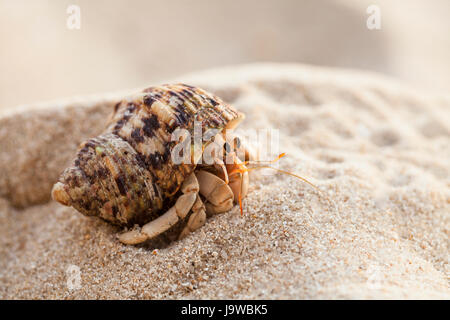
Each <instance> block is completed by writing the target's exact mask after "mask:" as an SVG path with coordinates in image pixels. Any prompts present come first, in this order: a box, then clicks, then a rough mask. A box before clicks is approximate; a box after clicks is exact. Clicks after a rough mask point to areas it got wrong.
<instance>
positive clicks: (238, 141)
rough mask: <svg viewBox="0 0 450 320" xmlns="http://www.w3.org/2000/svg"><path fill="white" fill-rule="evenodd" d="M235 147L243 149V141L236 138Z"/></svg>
mask: <svg viewBox="0 0 450 320" xmlns="http://www.w3.org/2000/svg"><path fill="white" fill-rule="evenodd" d="M234 145H235V146H236V148H237V149H239V148H240V147H241V139H239V138H238V137H236V138H234Z"/></svg>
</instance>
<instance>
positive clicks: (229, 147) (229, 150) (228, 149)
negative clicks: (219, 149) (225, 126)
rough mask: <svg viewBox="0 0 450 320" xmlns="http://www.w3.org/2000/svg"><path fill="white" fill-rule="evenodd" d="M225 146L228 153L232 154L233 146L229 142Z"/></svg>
mask: <svg viewBox="0 0 450 320" xmlns="http://www.w3.org/2000/svg"><path fill="white" fill-rule="evenodd" d="M223 146H224V148H225V151H226V152H231V146H230V144H229V143H228V142H225V144H224V145H223Z"/></svg>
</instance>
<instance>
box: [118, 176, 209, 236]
mask: <svg viewBox="0 0 450 320" xmlns="http://www.w3.org/2000/svg"><path fill="white" fill-rule="evenodd" d="M198 191H199V184H198V181H197V178H196V177H195V174H194V173H192V174H191V175H190V176H189V177H188V178H187V179H186V180H185V181H184V182H183V185H182V186H181V192H182V193H183V194H182V195H181V196H180V197H179V198H178V200H177V202H176V203H175V205H174V206H173V207H172V208H170V209H169V210H168V211H167V212H166V213H164V214H163V215H162V216H160V217H158V218H157V219H155V220H153V221H151V222H149V223H147V224H146V225H144V226H143V227H142V229H141V230H139V229H134V230H131V231H128V232H125V233H122V234H121V235H119V241H120V242H122V243H125V244H138V243H141V242H144V241H146V240H148V239H151V238H154V237H156V236H157V235H159V234H161V233H163V232H165V231H167V230H168V229H169V228H170V227H172V226H173V225H175V224H176V223H177V222H178V221H179V220H180V219H183V218H185V217H186V215H187V214H188V213H189V211H190V210H191V208H193V206H194V204H196V201H197V199H198V198H199V197H198ZM197 211H198V212H200V210H197ZM194 213H195V212H194ZM200 218H201V214H200V216H199V217H198V218H197V220H199V219H200ZM197 220H195V219H194V220H193V222H192V223H191V225H192V227H193V228H194V227H195V226H197V225H198V222H196V221H197ZM200 220H201V219H200ZM189 221H190V219H189ZM203 223H204V222H203ZM188 225H189V222H188Z"/></svg>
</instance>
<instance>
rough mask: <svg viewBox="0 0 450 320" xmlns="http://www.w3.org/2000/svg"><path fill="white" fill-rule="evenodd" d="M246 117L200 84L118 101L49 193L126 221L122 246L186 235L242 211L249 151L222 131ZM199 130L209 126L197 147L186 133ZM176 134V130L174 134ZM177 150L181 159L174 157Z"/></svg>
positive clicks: (90, 213)
mask: <svg viewBox="0 0 450 320" xmlns="http://www.w3.org/2000/svg"><path fill="white" fill-rule="evenodd" d="M243 119H244V115H243V114H242V113H240V112H238V111H236V110H235V109H234V108H233V107H232V106H230V105H229V104H227V103H225V102H224V101H222V100H221V99H220V98H218V97H216V96H214V95H213V94H211V93H208V92H206V91H204V90H202V89H200V88H197V87H193V86H189V85H186V84H173V85H161V86H154V87H150V88H148V89H146V90H144V91H143V92H141V93H139V94H136V95H133V96H130V97H128V98H126V99H124V100H122V101H120V102H118V103H117V104H116V105H115V107H114V112H113V114H112V116H111V119H110V120H109V122H108V124H107V126H106V129H105V131H104V132H103V133H102V134H101V135H99V136H97V137H95V138H92V139H89V140H87V141H85V142H83V143H82V144H81V145H80V147H79V150H78V152H77V155H76V157H75V160H74V161H73V163H72V165H71V166H70V167H69V168H67V169H65V170H64V172H63V173H62V174H61V176H60V178H59V181H58V182H57V183H56V184H55V185H54V187H53V190H52V197H53V199H54V200H56V201H58V202H59V203H61V204H63V205H66V206H72V207H74V208H75V209H76V210H78V211H79V212H81V213H82V214H84V215H86V216H97V217H100V218H101V219H103V220H106V221H108V222H110V223H113V224H116V225H119V226H124V227H126V228H127V230H126V231H125V232H124V233H121V234H119V240H120V241H121V242H123V243H125V244H138V243H142V242H144V241H146V240H148V239H152V238H154V237H156V236H158V235H160V234H162V233H164V232H166V231H168V230H172V231H173V230H175V231H176V233H177V237H178V238H183V237H185V236H186V235H187V234H189V233H190V232H192V231H194V230H196V229H198V228H200V227H201V226H202V225H204V223H205V221H206V217H207V215H213V214H216V213H221V212H225V211H228V210H230V209H231V208H232V207H233V205H234V204H235V203H238V202H239V203H240V205H241V210H242V203H241V200H242V198H244V197H245V196H246V194H247V190H248V183H249V178H248V172H247V171H248V170H247V168H246V163H247V161H249V159H250V158H251V157H252V155H251V152H250V151H249V150H248V149H247V148H246V147H245V146H244V145H242V144H241V143H240V140H239V138H238V137H236V136H234V135H229V134H226V133H227V131H230V130H232V129H234V128H235V127H236V126H237V125H238V124H239V123H240V122H241V121H242V120H243ZM196 128H197V129H200V131H201V132H202V133H203V134H205V133H206V132H211V133H210V134H209V136H210V137H208V138H207V139H205V137H204V136H203V137H202V139H201V141H200V145H199V146H197V148H196V147H195V146H194V147H192V145H191V144H190V142H191V139H190V138H189V136H193V135H195V132H194V131H195V130H196ZM177 132H178V133H179V132H181V134H179V135H178V138H177V139H175V140H174V135H175V133H177ZM186 145H187V146H188V148H184V149H182V148H179V147H180V146H186ZM212 146H215V148H209V147H212ZM208 148H209V149H210V150H208ZM179 150H182V151H184V152H182V153H183V157H182V158H183V159H184V160H185V161H181V162H180V161H175V160H176V159H175V158H177V157H174V155H178V156H179V154H177V153H180V152H179ZM186 150H188V151H186ZM206 151H208V154H209V158H210V160H211V161H209V162H207V163H204V162H201V161H200V160H201V159H202V158H204V156H205V153H206ZM221 151H223V152H221ZM238 155H240V157H239V156H238Z"/></svg>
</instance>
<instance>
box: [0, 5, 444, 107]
mask: <svg viewBox="0 0 450 320" xmlns="http://www.w3.org/2000/svg"><path fill="white" fill-rule="evenodd" d="M70 4H76V5H79V6H80V7H81V30H68V29H67V28H66V20H67V17H68V14H67V13H66V9H67V7H68V6H69V5H70ZM370 4H377V5H379V7H380V9H381V23H382V24H381V30H373V31H370V30H368V29H367V28H366V19H367V17H368V14H367V13H366V9H367V7H368V6H369V5H370ZM449 12H450V2H449V1H447V0H433V1H424V0H418V1H417V0H416V1H410V0H408V1H406V0H402V1H400V0H397V1H388V0H382V1H373V0H371V1H365V0H364V1H356V0H353V1H350V0H347V1H343V0H342V1H336V0H335V1H300V0H283V1H267V0H255V1H211V0H208V1H207V0H195V1H194V0H185V1H181V0H179V1H173V0H171V1H138V0H135V1H120V0H114V1H111V0H108V1H106V0H96V1H92V0H91V1H87V0H86V1H83V0H71V1H55V0H53V1H50V0H47V1H45V0H33V1H29V0H21V1H17V0H1V1H0V70H1V72H0V109H4V108H12V107H14V106H16V105H19V104H24V103H33V102H38V101H44V100H49V99H55V98H60V97H65V96H72V95H79V94H90V93H97V92H104V91H115V90H122V89H126V88H134V87H140V86H143V85H146V84H149V83H152V82H156V81H162V80H164V79H168V78H171V77H175V76H177V75H179V74H182V73H185V72H189V71H195V70H199V69H206V68H209V67H214V66H222V65H231V64H240V63H249V62H258V61H274V62H301V63H310V64H318V65H325V66H332V67H345V68H358V69H368V70H373V71H377V72H382V73H385V74H388V75H392V76H395V77H397V78H400V79H402V80H404V81H406V82H408V83H410V84H412V85H414V86H416V87H419V88H425V89H426V90H431V91H437V92H443V93H448V92H449V91H450V90H449V89H450V72H449V71H450V59H449V57H450V37H449V32H448V31H449V30H450V20H449V19H448V13H449Z"/></svg>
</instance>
